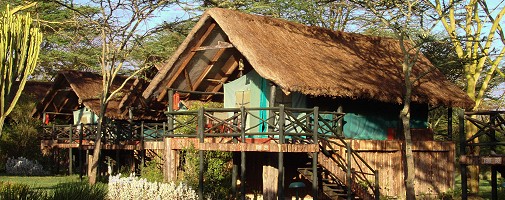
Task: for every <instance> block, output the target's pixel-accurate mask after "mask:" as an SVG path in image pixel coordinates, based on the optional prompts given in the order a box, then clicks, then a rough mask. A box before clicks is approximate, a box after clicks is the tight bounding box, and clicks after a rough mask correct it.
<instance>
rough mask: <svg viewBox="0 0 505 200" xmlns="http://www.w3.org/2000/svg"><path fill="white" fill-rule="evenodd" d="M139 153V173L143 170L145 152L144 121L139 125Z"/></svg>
mask: <svg viewBox="0 0 505 200" xmlns="http://www.w3.org/2000/svg"><path fill="white" fill-rule="evenodd" d="M140 153H141V155H140V156H141V159H142V160H141V162H140V171H142V170H144V166H145V164H146V163H145V161H146V158H145V157H146V152H145V149H144V121H142V122H141V124H140Z"/></svg>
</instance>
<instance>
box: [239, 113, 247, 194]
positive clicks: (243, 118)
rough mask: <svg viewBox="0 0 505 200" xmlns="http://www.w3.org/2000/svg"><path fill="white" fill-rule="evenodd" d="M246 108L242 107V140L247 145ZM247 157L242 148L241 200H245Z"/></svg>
mask: <svg viewBox="0 0 505 200" xmlns="http://www.w3.org/2000/svg"><path fill="white" fill-rule="evenodd" d="M245 118H246V111H245V107H244V106H241V107H240V140H241V143H245V142H246V141H245V128H246V126H245V123H246V119H245ZM245 165H246V155H245V151H244V149H243V148H240V199H242V200H245V199H246V198H245V184H246V178H245V177H246V176H245V173H246V166H245Z"/></svg>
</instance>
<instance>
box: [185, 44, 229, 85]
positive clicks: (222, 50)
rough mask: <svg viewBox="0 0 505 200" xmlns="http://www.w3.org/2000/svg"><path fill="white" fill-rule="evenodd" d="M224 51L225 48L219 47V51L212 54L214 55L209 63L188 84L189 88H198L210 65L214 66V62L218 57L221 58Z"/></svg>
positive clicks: (210, 67)
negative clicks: (196, 77) (192, 82)
mask: <svg viewBox="0 0 505 200" xmlns="http://www.w3.org/2000/svg"><path fill="white" fill-rule="evenodd" d="M225 51H226V49H219V51H218V52H217V53H216V54H215V55H214V57H212V59H210V61H209V63H208V64H207V66H206V67H205V69H204V70H203V72H202V74H201V75H200V76H199V77H198V79H196V81H195V83H194V84H193V85H192V86H190V88H191V90H196V89H198V86H200V84H201V83H202V81H203V79H204V78H205V77H206V76H207V74H209V72H210V70H211V69H212V67H214V64H215V63H216V62H217V61H218V60H219V58H221V56H222V55H223V53H224V52H225Z"/></svg>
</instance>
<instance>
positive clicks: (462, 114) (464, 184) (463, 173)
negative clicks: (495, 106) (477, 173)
mask: <svg viewBox="0 0 505 200" xmlns="http://www.w3.org/2000/svg"><path fill="white" fill-rule="evenodd" d="M458 117H459V145H460V150H459V151H460V155H466V135H465V111H464V110H461V111H459V113H458ZM460 170H461V193H462V194H461V199H462V200H467V199H468V183H467V169H466V165H464V164H461V165H460Z"/></svg>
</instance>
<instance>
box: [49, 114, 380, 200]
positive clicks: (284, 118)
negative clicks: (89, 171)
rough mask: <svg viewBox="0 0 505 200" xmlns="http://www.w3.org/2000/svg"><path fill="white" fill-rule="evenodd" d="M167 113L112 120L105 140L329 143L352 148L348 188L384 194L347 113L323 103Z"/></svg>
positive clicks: (75, 131)
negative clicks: (347, 133)
mask: <svg viewBox="0 0 505 200" xmlns="http://www.w3.org/2000/svg"><path fill="white" fill-rule="evenodd" d="M166 115H167V118H168V122H167V123H165V122H164V123H146V122H136V123H120V122H116V123H107V126H106V128H105V132H104V134H103V138H102V140H104V141H113V142H120V141H149V140H151V141H161V140H163V138H164V137H186V138H198V139H199V141H200V142H204V141H205V138H215V137H221V138H223V137H224V138H226V137H228V138H231V139H232V140H233V141H235V142H237V143H246V142H248V138H262V139H266V140H271V141H273V142H277V143H279V144H318V145H319V146H320V149H321V151H323V152H325V153H326V154H327V156H330V157H331V155H329V154H328V153H330V154H331V152H333V151H334V149H327V148H328V146H331V145H325V144H327V143H331V144H332V145H337V146H340V147H343V149H345V151H346V152H347V156H346V158H341V159H337V160H335V162H336V164H337V165H338V166H339V167H340V168H341V169H342V170H343V171H345V172H346V176H347V178H346V180H347V181H348V183H346V185H347V187H349V188H352V189H356V188H357V186H358V185H359V186H360V187H364V188H365V189H364V190H365V191H367V193H371V194H373V196H374V198H376V199H377V198H378V196H379V185H378V183H379V181H378V171H377V170H374V169H373V168H372V167H371V166H370V165H369V164H368V163H366V162H365V160H364V159H363V158H362V157H361V156H360V155H359V154H358V153H357V152H356V151H354V150H353V149H352V147H351V146H350V144H348V143H347V142H346V141H345V140H344V137H343V135H342V119H343V116H344V113H339V112H328V111H319V108H318V107H315V108H312V109H308V108H288V107H284V106H283V105H281V106H279V107H270V108H246V107H240V108H200V109H198V110H192V111H171V112H166ZM96 130H97V125H96V124H80V125H79V126H76V125H51V126H44V134H43V136H42V137H43V138H44V139H52V140H63V141H66V140H68V141H75V140H76V139H78V138H79V137H80V136H82V138H83V139H84V140H94V139H95V136H96ZM358 161H359V162H358ZM353 164H354V165H353ZM367 171H368V172H367ZM369 172H372V173H369ZM353 185H354V186H353Z"/></svg>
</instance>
